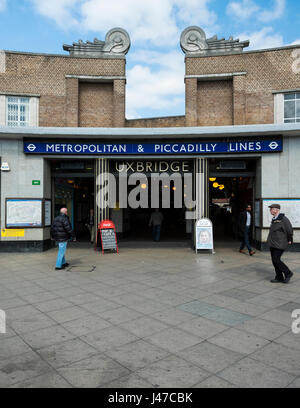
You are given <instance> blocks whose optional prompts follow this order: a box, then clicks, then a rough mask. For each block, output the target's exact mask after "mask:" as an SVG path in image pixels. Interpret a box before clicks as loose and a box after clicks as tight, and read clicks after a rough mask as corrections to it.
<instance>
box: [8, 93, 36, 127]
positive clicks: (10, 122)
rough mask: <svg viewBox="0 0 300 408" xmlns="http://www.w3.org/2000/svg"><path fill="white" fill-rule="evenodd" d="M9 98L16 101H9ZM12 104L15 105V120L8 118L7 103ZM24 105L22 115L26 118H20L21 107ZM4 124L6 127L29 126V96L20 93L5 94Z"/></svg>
mask: <svg viewBox="0 0 300 408" xmlns="http://www.w3.org/2000/svg"><path fill="white" fill-rule="evenodd" d="M10 98H15V99H17V101H16V102H13V101H10V100H9V99H10ZM22 99H26V100H27V101H26V102H25V101H22ZM10 104H14V105H16V106H17V114H16V116H17V120H9V115H10V110H9V105H10ZM22 107H25V112H24V114H23V115H24V116H25V118H26V119H27V120H24V121H23V120H21V116H22V112H21V108H22ZM6 126H8V127H22V128H23V127H29V126H30V97H28V96H20V95H6Z"/></svg>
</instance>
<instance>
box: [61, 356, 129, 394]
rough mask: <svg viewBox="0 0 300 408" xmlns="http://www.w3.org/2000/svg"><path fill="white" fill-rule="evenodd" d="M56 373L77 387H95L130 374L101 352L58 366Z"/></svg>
mask: <svg viewBox="0 0 300 408" xmlns="http://www.w3.org/2000/svg"><path fill="white" fill-rule="evenodd" d="M58 373H59V374H60V375H61V376H62V377H63V378H65V379H66V380H67V381H68V383H70V384H71V385H72V386H74V387H77V388H97V387H100V386H101V385H102V384H104V383H107V382H111V381H113V380H116V379H118V378H120V377H123V376H125V375H129V374H131V372H130V370H128V369H127V368H125V367H123V366H122V365H120V364H118V363H117V362H116V361H114V360H112V359H111V358H109V357H107V356H105V355H103V354H100V355H97V356H93V357H90V358H88V359H85V360H81V361H79V362H77V363H74V364H71V365H69V366H67V367H63V368H59V369H58Z"/></svg>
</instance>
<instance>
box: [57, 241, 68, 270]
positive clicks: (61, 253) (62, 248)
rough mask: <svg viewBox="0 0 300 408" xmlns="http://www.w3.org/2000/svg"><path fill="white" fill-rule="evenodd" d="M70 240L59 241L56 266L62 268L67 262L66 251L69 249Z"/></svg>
mask: <svg viewBox="0 0 300 408" xmlns="http://www.w3.org/2000/svg"><path fill="white" fill-rule="evenodd" d="M67 244H68V241H64V242H58V253H57V258H56V265H55V266H56V268H61V267H62V266H63V265H64V264H65V263H66V259H65V253H66V250H67Z"/></svg>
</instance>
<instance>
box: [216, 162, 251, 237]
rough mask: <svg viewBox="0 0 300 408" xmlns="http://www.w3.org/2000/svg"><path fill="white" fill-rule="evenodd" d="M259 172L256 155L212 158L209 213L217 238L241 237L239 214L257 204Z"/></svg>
mask: <svg viewBox="0 0 300 408" xmlns="http://www.w3.org/2000/svg"><path fill="white" fill-rule="evenodd" d="M255 175H256V160H255V159H248V160H240V159H237V160H220V159H212V160H211V161H210V167H209V216H210V219H211V220H212V222H213V228H214V239H215V240H216V241H218V240H219V241H227V242H228V241H230V240H231V241H234V240H238V239H239V235H238V217H239V214H240V212H241V211H244V210H245V208H246V205H247V204H250V205H252V208H254V205H253V204H254V194H255ZM252 216H253V217H254V214H253V212H252ZM252 224H254V223H252Z"/></svg>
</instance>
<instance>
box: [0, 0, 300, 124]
mask: <svg viewBox="0 0 300 408" xmlns="http://www.w3.org/2000/svg"><path fill="white" fill-rule="evenodd" d="M191 25H196V26H198V27H201V28H202V29H203V30H204V31H205V33H206V36H207V38H209V37H212V36H213V35H218V38H224V37H225V38H226V39H228V38H229V37H230V36H233V37H234V38H239V39H240V40H241V41H242V40H250V47H249V48H246V49H245V50H255V49H263V48H274V47H281V46H285V45H290V44H300V2H299V0H0V50H13V51H28V52H34V53H35V52H37V53H49V54H65V55H68V53H67V52H66V51H64V50H63V49H62V46H63V44H72V43H73V42H77V41H78V40H79V39H82V40H83V41H87V40H89V41H93V40H94V38H98V39H99V40H104V39H105V35H106V33H107V32H108V31H109V30H110V29H111V28H113V27H122V28H123V29H125V30H126V31H127V32H128V34H129V36H130V41H131V47H130V50H129V52H128V54H127V55H126V76H127V85H126V117H127V118H128V119H132V118H143V117H161V116H177V115H184V114H185V95H184V93H185V91H184V54H183V52H182V51H181V48H180V35H181V33H182V31H183V30H184V29H185V28H187V27H189V26H191Z"/></svg>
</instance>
